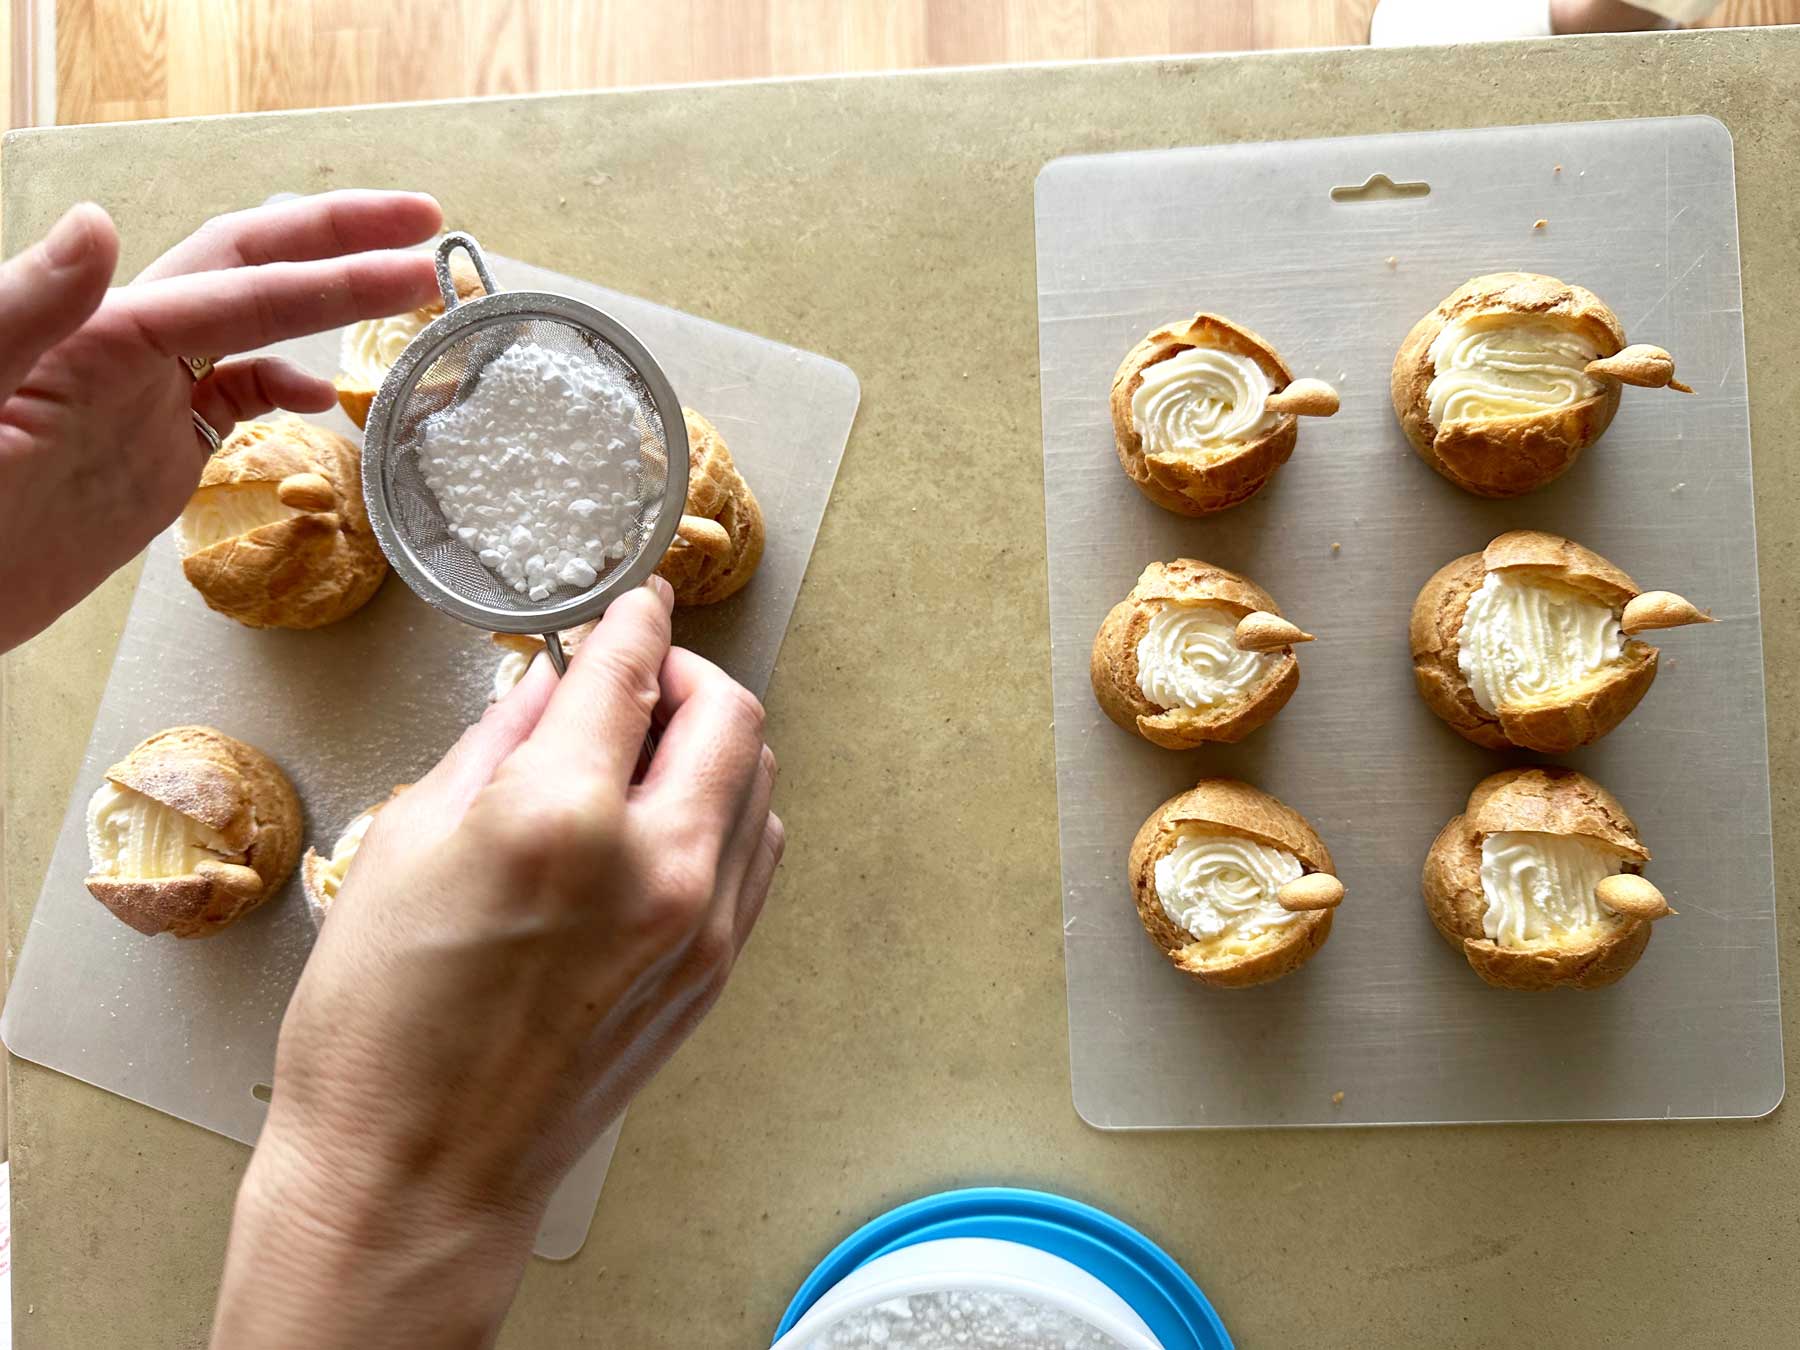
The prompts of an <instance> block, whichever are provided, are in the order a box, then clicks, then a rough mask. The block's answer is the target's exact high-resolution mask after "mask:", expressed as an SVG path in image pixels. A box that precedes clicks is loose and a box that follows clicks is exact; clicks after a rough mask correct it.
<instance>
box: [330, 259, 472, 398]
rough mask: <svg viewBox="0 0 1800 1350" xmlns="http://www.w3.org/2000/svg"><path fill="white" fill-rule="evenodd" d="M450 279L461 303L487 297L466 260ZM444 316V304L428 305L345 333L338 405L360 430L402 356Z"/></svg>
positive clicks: (340, 353) (458, 263)
mask: <svg viewBox="0 0 1800 1350" xmlns="http://www.w3.org/2000/svg"><path fill="white" fill-rule="evenodd" d="M450 275H451V279H452V280H453V281H454V282H455V283H456V295H457V298H458V299H459V300H468V299H471V298H473V297H474V296H478V295H480V294H482V293H483V289H482V285H481V279H480V278H479V277H478V276H476V274H475V271H474V269H473V268H471V267H469V266H468V265H467V264H466V263H464V262H463V261H462V259H460V258H458V259H457V260H456V261H455V262H454V263H452V264H451V268H450ZM443 312H444V302H443V301H442V300H433V301H432V302H431V303H430V304H428V305H421V306H420V307H419V308H418V309H413V310H408V311H407V312H406V313H404V314H390V315H389V316H388V317H386V318H384V319H363V320H361V321H360V322H358V323H353V324H351V325H350V326H349V327H348V328H346V329H345V330H344V336H343V338H342V339H341V340H340V341H339V344H338V365H339V366H340V367H341V369H340V371H339V373H338V377H337V379H336V381H335V382H334V383H335V384H336V386H337V396H338V405H339V406H340V407H342V408H343V410H344V412H345V413H347V414H348V415H349V418H350V420H351V421H352V422H354V423H356V425H357V426H359V427H360V426H362V425H363V424H364V423H365V422H367V421H368V420H369V407H370V405H371V404H373V403H374V402H375V395H376V394H377V393H378V392H379V391H380V389H381V382H382V381H383V380H385V379H386V378H387V373H388V371H389V370H391V369H393V365H394V362H396V361H398V360H399V359H400V353H401V352H403V351H405V350H406V348H407V346H408V344H410V343H411V342H412V340H413V339H414V338H416V337H417V336H419V334H420V333H422V332H424V331H425V327H426V325H427V324H429V323H430V322H431V321H432V320H433V319H435V318H437V317H438V316H439V315H441V314H442V313H443Z"/></svg>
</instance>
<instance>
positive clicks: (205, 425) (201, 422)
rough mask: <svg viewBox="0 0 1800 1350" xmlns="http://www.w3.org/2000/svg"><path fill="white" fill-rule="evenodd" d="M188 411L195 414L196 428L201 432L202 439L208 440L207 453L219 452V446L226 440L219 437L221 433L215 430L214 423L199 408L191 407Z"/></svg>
mask: <svg viewBox="0 0 1800 1350" xmlns="http://www.w3.org/2000/svg"><path fill="white" fill-rule="evenodd" d="M188 411H189V412H191V413H193V415H194V430H195V431H197V432H199V433H200V439H201V440H203V441H205V442H206V453H207V454H208V455H216V454H218V453H219V447H220V446H221V445H223V444H224V442H223V441H221V440H220V439H219V433H218V432H216V431H214V430H213V424H212V423H211V422H209V421H207V420H206V419H205V418H204V417H202V416H201V415H200V410H199V409H198V408H189V409H188Z"/></svg>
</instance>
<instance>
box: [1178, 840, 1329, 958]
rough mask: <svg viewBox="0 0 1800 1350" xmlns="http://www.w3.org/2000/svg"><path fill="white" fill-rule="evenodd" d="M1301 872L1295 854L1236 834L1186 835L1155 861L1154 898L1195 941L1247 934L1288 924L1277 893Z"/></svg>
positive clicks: (1288, 914)
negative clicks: (1277, 898)
mask: <svg viewBox="0 0 1800 1350" xmlns="http://www.w3.org/2000/svg"><path fill="white" fill-rule="evenodd" d="M1304 871H1305V869H1304V868H1303V867H1301V865H1300V860H1299V859H1298V858H1296V857H1295V856H1294V855H1293V854H1291V853H1287V852H1284V851H1283V850H1281V849H1278V848H1271V847H1270V846H1269V845H1267V844H1260V843H1258V842H1257V841H1256V840H1254V839H1246V838H1244V837H1243V836H1242V835H1236V834H1184V835H1182V836H1181V837H1180V838H1179V839H1177V840H1176V841H1175V847H1174V848H1172V849H1171V850H1170V851H1169V852H1167V853H1165V854H1164V855H1163V856H1162V857H1160V858H1158V859H1157V860H1156V898H1157V899H1158V900H1159V901H1160V902H1161V903H1162V909H1163V913H1164V914H1166V915H1168V916H1169V922H1170V923H1172V924H1174V925H1175V926H1176V927H1177V928H1179V929H1181V930H1182V931H1183V932H1184V933H1187V934H1188V935H1189V936H1191V937H1193V938H1195V939H1196V940H1198V941H1202V942H1204V941H1207V940H1210V939H1214V938H1221V937H1249V936H1252V935H1254V934H1256V933H1259V932H1262V931H1263V930H1265V929H1269V928H1274V927H1278V926H1279V925H1281V924H1285V923H1291V922H1292V921H1293V920H1294V918H1295V915H1294V913H1293V912H1292V911H1290V910H1286V909H1283V908H1282V907H1281V905H1280V904H1279V903H1277V901H1276V899H1275V892H1277V891H1278V890H1280V889H1281V888H1282V887H1283V886H1285V885H1287V883H1288V882H1290V881H1298V880H1299V879H1300V876H1301V874H1302V873H1303V872H1304Z"/></svg>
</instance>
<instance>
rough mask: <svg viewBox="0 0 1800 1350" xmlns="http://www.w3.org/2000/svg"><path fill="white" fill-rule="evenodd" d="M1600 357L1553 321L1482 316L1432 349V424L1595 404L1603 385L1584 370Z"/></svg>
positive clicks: (1456, 327) (1447, 330)
mask: <svg viewBox="0 0 1800 1350" xmlns="http://www.w3.org/2000/svg"><path fill="white" fill-rule="evenodd" d="M1599 354H1600V351H1599V349H1598V348H1597V347H1595V345H1594V344H1593V343H1592V342H1590V341H1589V340H1588V339H1587V338H1586V337H1584V336H1582V335H1581V334H1580V333H1578V332H1576V331H1575V330H1574V329H1572V328H1568V327H1566V326H1564V325H1562V324H1559V323H1555V322H1553V321H1552V320H1549V319H1531V318H1522V317H1520V316H1518V315H1513V314H1478V315H1475V316H1473V317H1471V318H1466V319H1457V320H1456V321H1455V322H1453V323H1448V324H1445V325H1444V329H1443V331H1442V332H1440V333H1439V334H1438V335H1437V340H1436V341H1434V342H1433V343H1432V344H1431V353H1430V355H1431V363H1432V366H1433V368H1434V369H1435V371H1436V374H1435V375H1434V376H1433V377H1432V380H1431V384H1430V385H1429V386H1428V387H1427V389H1426V391H1425V396H1426V398H1427V399H1429V400H1430V403H1431V421H1432V424H1433V425H1434V426H1440V427H1441V426H1443V425H1445V424H1446V423H1449V422H1478V421H1486V420H1487V419H1489V418H1494V417H1523V416H1527V415H1529V414H1531V413H1543V412H1550V411H1553V410H1554V409H1557V408H1567V407H1569V406H1570V405H1571V404H1575V403H1579V402H1581V401H1582V400H1583V399H1589V398H1592V397H1593V396H1594V395H1595V394H1598V393H1599V392H1600V382H1599V381H1598V380H1596V379H1594V378H1593V376H1591V375H1589V374H1587V373H1586V371H1585V367H1586V366H1587V363H1588V362H1589V361H1592V360H1593V359H1594V358H1595V357H1597V356H1599Z"/></svg>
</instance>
